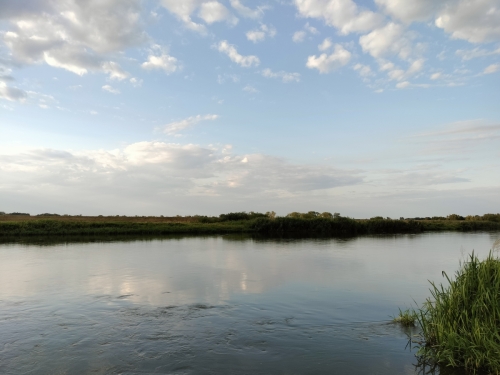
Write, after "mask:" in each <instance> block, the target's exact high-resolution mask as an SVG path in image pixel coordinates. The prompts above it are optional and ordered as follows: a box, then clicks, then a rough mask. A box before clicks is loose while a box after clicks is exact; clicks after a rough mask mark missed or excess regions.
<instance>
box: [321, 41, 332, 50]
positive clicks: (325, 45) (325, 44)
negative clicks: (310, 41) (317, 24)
mask: <svg viewBox="0 0 500 375" xmlns="http://www.w3.org/2000/svg"><path fill="white" fill-rule="evenodd" d="M331 46H333V43H332V40H331V39H330V38H326V39H325V40H323V42H321V44H320V45H319V46H318V49H319V50H320V51H326V50H328V49H329V48H330V47H331Z"/></svg>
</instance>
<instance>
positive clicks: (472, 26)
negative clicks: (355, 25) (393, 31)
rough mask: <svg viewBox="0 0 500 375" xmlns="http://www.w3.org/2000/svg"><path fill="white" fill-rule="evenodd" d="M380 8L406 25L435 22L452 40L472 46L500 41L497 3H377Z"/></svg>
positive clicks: (475, 0)
mask: <svg viewBox="0 0 500 375" xmlns="http://www.w3.org/2000/svg"><path fill="white" fill-rule="evenodd" d="M375 2H376V3H377V4H378V5H379V6H380V8H381V9H382V10H383V11H384V12H386V13H387V14H390V15H391V16H392V17H394V18H395V19H398V20H400V21H402V22H404V23H412V22H415V21H427V20H429V19H431V18H434V21H435V24H436V26H437V27H440V28H442V29H443V30H444V31H445V32H447V33H449V34H451V36H452V37H453V38H457V39H465V40H468V41H469V42H472V43H485V42H492V41H499V40H500V8H498V2H497V1H496V0H461V1H456V0H444V1H434V0H419V1H411V2H408V1H404V0H376V1H375Z"/></svg>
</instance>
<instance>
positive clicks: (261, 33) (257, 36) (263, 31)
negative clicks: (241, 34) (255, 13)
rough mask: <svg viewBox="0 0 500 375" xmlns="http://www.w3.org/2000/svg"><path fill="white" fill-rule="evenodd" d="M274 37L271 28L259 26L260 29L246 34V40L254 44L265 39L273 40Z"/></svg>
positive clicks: (273, 29) (274, 30) (274, 31)
mask: <svg viewBox="0 0 500 375" xmlns="http://www.w3.org/2000/svg"><path fill="white" fill-rule="evenodd" d="M275 35H276V29H275V28H274V27H273V26H267V25H264V24H262V25H260V28H258V29H256V30H250V31H248V32H247V33H246V36H247V39H248V40H250V41H252V42H254V43H258V42H262V41H264V40H265V39H266V37H269V38H274V36H275Z"/></svg>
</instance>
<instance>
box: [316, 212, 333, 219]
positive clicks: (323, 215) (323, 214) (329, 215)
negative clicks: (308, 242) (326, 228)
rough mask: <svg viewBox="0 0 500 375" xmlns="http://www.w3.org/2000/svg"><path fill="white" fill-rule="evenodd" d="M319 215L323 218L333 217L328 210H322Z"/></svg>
mask: <svg viewBox="0 0 500 375" xmlns="http://www.w3.org/2000/svg"><path fill="white" fill-rule="evenodd" d="M319 217H322V218H325V219H333V215H332V214H331V213H330V212H323V213H322V214H320V215H319Z"/></svg>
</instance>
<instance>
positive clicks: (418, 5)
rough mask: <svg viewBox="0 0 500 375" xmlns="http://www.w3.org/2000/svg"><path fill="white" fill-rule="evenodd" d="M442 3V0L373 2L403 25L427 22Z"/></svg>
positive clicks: (384, 0)
mask: <svg viewBox="0 0 500 375" xmlns="http://www.w3.org/2000/svg"><path fill="white" fill-rule="evenodd" d="M444 2H445V1H443V0H441V1H436V0H418V1H404V0H375V3H376V4H377V5H379V6H380V7H381V8H382V9H383V10H384V11H385V12H386V13H388V14H390V15H391V16H393V17H394V18H397V19H399V20H401V21H403V22H405V23H411V22H414V21H426V20H428V19H429V18H431V17H432V16H433V14H434V13H435V12H436V10H437V9H439V7H441V6H442V4H443V3H444Z"/></svg>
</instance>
